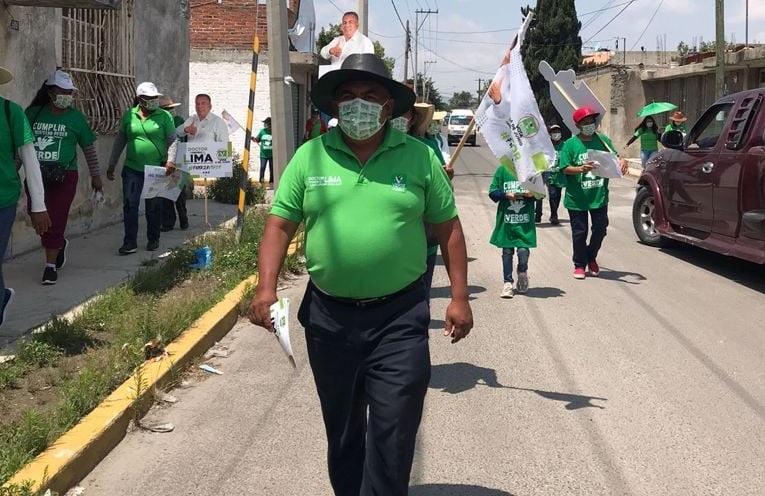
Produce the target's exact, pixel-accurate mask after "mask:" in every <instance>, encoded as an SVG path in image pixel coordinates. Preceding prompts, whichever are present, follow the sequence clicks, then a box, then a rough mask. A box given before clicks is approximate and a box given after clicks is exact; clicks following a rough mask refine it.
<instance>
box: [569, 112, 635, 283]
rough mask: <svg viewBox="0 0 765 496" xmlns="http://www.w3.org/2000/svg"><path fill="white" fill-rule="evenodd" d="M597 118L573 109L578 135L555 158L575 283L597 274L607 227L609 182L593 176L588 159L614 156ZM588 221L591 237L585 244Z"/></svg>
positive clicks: (623, 171)
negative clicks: (562, 178)
mask: <svg viewBox="0 0 765 496" xmlns="http://www.w3.org/2000/svg"><path fill="white" fill-rule="evenodd" d="M599 116H600V115H599V114H598V113H597V112H595V111H594V110H592V109H591V108H588V107H581V108H578V109H576V110H575V111H574V115H573V119H574V123H575V124H576V127H577V128H578V129H579V133H578V134H576V135H575V136H572V137H571V138H569V139H568V140H567V141H566V142H565V143H564V144H563V147H562V148H561V150H560V153H559V155H558V169H559V170H560V171H562V172H563V173H564V174H565V175H566V185H565V186H566V196H565V198H564V200H563V206H564V207H566V208H567V209H568V213H569V218H570V220H571V235H572V242H573V249H574V256H573V261H574V278H575V279H584V278H585V277H586V273H585V269H587V270H588V271H589V273H590V275H591V276H594V277H597V276H598V275H599V274H600V266H599V265H598V261H597V257H598V252H599V251H600V247H601V245H602V243H603V238H605V237H606V228H607V227H608V179H605V178H603V177H598V176H596V175H594V174H593V173H592V170H593V169H594V166H595V164H594V163H593V162H591V161H589V160H588V158H587V154H588V150H600V151H606V152H611V153H614V154H615V153H616V152H615V148H614V144H613V143H612V142H611V139H610V138H609V137H608V136H606V135H604V134H600V133H598V132H597V129H598V117H599ZM617 156H618V155H617ZM620 162H621V169H622V174H626V173H627V162H626V161H625V160H623V159H620ZM590 219H591V220H592V234H591V236H590V240H589V242H588V241H587V230H588V224H589V221H590Z"/></svg>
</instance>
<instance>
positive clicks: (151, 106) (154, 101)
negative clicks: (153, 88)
mask: <svg viewBox="0 0 765 496" xmlns="http://www.w3.org/2000/svg"><path fill="white" fill-rule="evenodd" d="M141 106H143V108H145V109H146V110H148V111H149V112H154V111H155V110H157V109H158V108H159V98H150V99H142V100H141Z"/></svg>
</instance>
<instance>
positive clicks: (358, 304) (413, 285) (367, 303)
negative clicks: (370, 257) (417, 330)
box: [309, 276, 422, 308]
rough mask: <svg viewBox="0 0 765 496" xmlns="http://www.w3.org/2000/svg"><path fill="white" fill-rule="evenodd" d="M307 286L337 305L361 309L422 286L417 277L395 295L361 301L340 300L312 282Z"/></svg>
mask: <svg viewBox="0 0 765 496" xmlns="http://www.w3.org/2000/svg"><path fill="white" fill-rule="evenodd" d="M309 284H310V285H311V286H313V288H314V289H315V290H316V291H317V292H319V293H321V295H322V296H323V297H325V298H327V299H328V300H331V301H336V302H337V303H342V304H343V305H348V306H353V307H358V308H363V307H370V306H376V305H380V304H382V303H385V302H386V301H389V300H392V299H393V298H395V297H397V296H401V295H402V294H404V293H408V292H409V291H411V290H413V289H415V288H416V287H417V286H418V285H421V284H422V276H420V277H418V278H417V279H416V280H415V281H414V282H412V283H411V284H409V285H407V286H406V287H404V288H402V289H399V290H398V291H396V292H395V293H391V294H389V295H385V296H378V297H375V298H363V299H356V298H342V297H340V296H332V295H331V294H328V293H325V292H324V291H323V290H322V289H321V288H319V287H318V286H317V285H316V284H314V283H313V281H310V280H309Z"/></svg>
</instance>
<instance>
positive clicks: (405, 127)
mask: <svg viewBox="0 0 765 496" xmlns="http://www.w3.org/2000/svg"><path fill="white" fill-rule="evenodd" d="M390 127H392V128H393V129H396V130H398V131H401V132H402V133H404V134H406V133H408V132H409V119H407V118H406V117H404V116H400V117H396V118H395V119H391V120H390Z"/></svg>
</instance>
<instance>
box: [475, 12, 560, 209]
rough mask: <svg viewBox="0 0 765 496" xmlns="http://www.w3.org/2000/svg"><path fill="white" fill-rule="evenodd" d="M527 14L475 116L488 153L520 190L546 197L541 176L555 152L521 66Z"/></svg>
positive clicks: (528, 21) (527, 23) (553, 159)
mask: <svg viewBox="0 0 765 496" xmlns="http://www.w3.org/2000/svg"><path fill="white" fill-rule="evenodd" d="M531 19H532V15H531V14H529V15H528V16H527V17H526V19H524V21H523V25H522V26H521V27H520V29H519V30H518V34H517V36H516V37H515V38H514V39H513V42H512V43H511V44H510V47H509V48H508V49H507V51H506V52H505V56H504V58H503V60H502V65H501V66H500V68H499V69H498V70H497V73H496V75H495V76H494V79H493V80H492V82H491V84H490V85H489V89H488V91H487V92H486V94H485V95H484V97H483V99H482V100H481V104H480V106H479V107H478V110H477V111H476V115H475V121H476V124H477V125H478V126H479V129H480V132H481V134H482V135H483V137H484V138H485V139H486V143H487V144H488V145H489V148H490V149H491V151H492V153H493V154H494V155H495V156H496V157H497V159H498V160H499V161H500V163H502V164H504V165H505V166H506V167H508V168H510V169H511V170H512V171H513V172H514V173H515V176H516V177H517V178H518V180H519V181H521V183H522V184H523V186H524V187H525V188H526V189H528V190H529V191H532V192H534V193H537V194H539V195H544V194H545V193H546V188H545V185H544V181H543V180H542V172H544V171H546V170H548V169H550V168H552V166H553V165H554V164H555V157H556V152H555V148H554V147H553V144H552V141H551V140H550V135H549V134H548V132H547V126H546V124H545V122H544V120H543V119H542V115H541V114H540V112H539V106H538V105H537V101H536V98H535V97H534V92H533V91H532V90H531V84H530V83H529V77H528V75H527V74H526V68H525V67H524V65H523V59H522V56H521V46H522V45H523V38H524V35H525V34H526V30H527V29H528V27H529V24H530V23H531Z"/></svg>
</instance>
